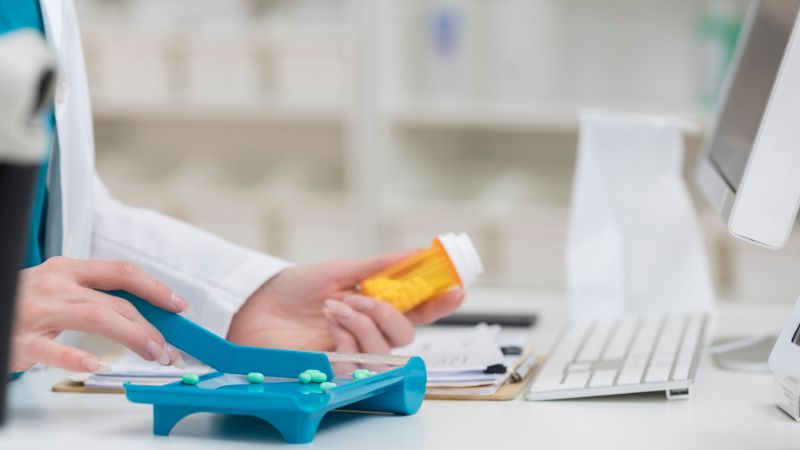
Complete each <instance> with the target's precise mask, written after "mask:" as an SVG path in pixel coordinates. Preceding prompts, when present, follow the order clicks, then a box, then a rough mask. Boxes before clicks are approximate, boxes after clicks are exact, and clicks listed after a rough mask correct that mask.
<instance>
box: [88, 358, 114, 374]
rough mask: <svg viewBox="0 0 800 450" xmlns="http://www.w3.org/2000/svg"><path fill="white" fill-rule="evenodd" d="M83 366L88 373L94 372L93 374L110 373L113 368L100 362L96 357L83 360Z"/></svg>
mask: <svg viewBox="0 0 800 450" xmlns="http://www.w3.org/2000/svg"><path fill="white" fill-rule="evenodd" d="M81 365H82V366H83V367H84V368H85V369H86V370H87V371H88V372H93V373H97V372H108V371H109V370H111V366H109V365H108V364H106V363H104V362H102V361H100V360H99V359H97V357H95V356H86V357H85V358H83V361H81Z"/></svg>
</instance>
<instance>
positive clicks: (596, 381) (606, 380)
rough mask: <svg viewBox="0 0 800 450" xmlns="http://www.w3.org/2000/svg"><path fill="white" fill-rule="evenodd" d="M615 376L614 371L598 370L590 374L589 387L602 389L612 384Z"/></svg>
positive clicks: (615, 372)
mask: <svg viewBox="0 0 800 450" xmlns="http://www.w3.org/2000/svg"><path fill="white" fill-rule="evenodd" d="M616 376H617V370H616V369H606V370H598V371H596V372H595V373H593V374H592V379H591V380H590V381H589V387H604V386H611V385H613V384H614V378H616Z"/></svg>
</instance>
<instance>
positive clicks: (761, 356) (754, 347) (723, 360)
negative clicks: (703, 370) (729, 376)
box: [706, 334, 778, 373]
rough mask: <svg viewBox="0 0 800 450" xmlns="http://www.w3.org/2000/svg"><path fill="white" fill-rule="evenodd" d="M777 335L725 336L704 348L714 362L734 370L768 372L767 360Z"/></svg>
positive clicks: (724, 368) (718, 365)
mask: <svg viewBox="0 0 800 450" xmlns="http://www.w3.org/2000/svg"><path fill="white" fill-rule="evenodd" d="M777 339H778V336H777V335H770V334H761V335H754V336H727V337H721V338H717V339H715V340H714V341H713V342H712V344H711V346H710V347H709V348H708V349H707V350H706V351H707V352H708V353H709V354H710V355H711V357H712V358H713V360H714V364H716V366H717V367H719V368H720V369H723V370H730V371H734V372H750V373H770V370H769V366H768V365H767V360H768V359H769V354H770V352H771V351H772V347H773V346H775V341H776V340H777Z"/></svg>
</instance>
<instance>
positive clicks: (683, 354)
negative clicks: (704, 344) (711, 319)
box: [678, 316, 704, 364]
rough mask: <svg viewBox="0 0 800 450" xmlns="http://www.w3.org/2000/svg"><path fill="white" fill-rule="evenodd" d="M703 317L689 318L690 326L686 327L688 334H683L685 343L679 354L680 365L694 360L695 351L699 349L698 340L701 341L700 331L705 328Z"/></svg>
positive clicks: (682, 344)
mask: <svg viewBox="0 0 800 450" xmlns="http://www.w3.org/2000/svg"><path fill="white" fill-rule="evenodd" d="M703 320H704V317H703V316H692V317H690V318H689V324H688V325H687V326H686V332H684V334H683V342H681V348H680V351H679V352H678V363H687V364H689V363H691V362H692V359H694V353H695V350H697V348H698V340H699V339H700V331H701V330H702V326H703Z"/></svg>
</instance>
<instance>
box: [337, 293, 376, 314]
mask: <svg viewBox="0 0 800 450" xmlns="http://www.w3.org/2000/svg"><path fill="white" fill-rule="evenodd" d="M344 301H345V302H346V303H347V304H348V305H350V306H352V307H354V308H356V309H360V310H362V311H369V310H370V309H372V307H373V306H375V300H373V299H371V298H369V297H363V296H360V295H352V296H350V297H345V298H344Z"/></svg>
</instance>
